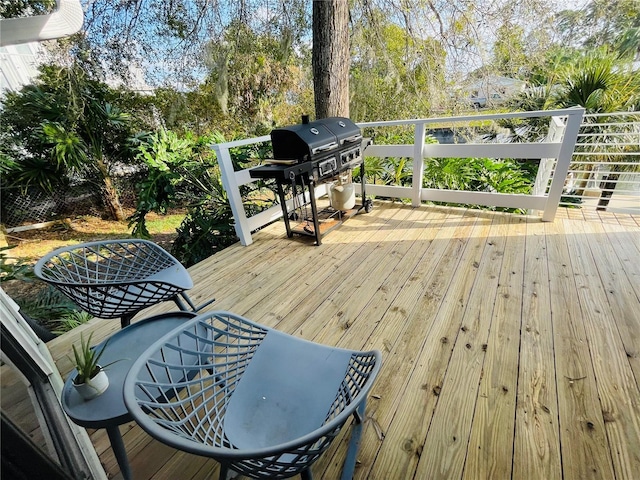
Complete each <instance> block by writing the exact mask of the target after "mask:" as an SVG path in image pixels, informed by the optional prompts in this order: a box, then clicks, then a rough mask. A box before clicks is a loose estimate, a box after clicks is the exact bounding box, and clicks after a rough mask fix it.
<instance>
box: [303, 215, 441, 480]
mask: <svg viewBox="0 0 640 480" xmlns="http://www.w3.org/2000/svg"><path fill="white" fill-rule="evenodd" d="M420 213H421V212H420V210H419V209H416V210H414V211H413V212H412V214H411V218H410V220H412V221H413V222H414V227H413V228H412V229H410V230H409V232H406V233H405V234H404V235H403V237H404V242H402V245H401V246H400V247H399V248H400V249H401V250H400V251H406V252H407V254H405V255H403V256H402V259H401V260H400V262H398V263H397V264H396V267H395V268H394V269H393V271H392V272H391V273H390V274H389V275H388V277H387V278H386V279H385V280H384V282H383V283H382V285H381V286H380V287H379V288H378V290H377V292H376V294H375V296H374V297H373V298H372V299H371V301H369V302H368V303H367V305H366V306H365V307H364V309H363V310H362V311H361V312H360V314H359V315H358V317H357V318H358V320H357V321H356V322H355V323H353V324H352V325H351V326H350V327H349V328H348V329H346V330H345V331H344V333H343V334H342V336H341V337H340V339H339V340H337V342H336V345H337V346H340V347H345V348H361V349H369V348H375V347H374V346H373V345H371V344H369V343H368V342H370V340H371V339H372V338H375V337H377V336H379V335H380V333H379V332H382V331H384V330H385V328H387V329H389V333H390V331H391V330H393V333H394V334H396V335H397V336H398V337H400V336H401V333H402V331H404V330H406V327H404V328H401V330H400V329H399V328H398V327H395V328H393V327H391V328H389V325H390V322H388V320H387V319H385V318H383V317H384V316H385V312H387V311H388V310H389V308H396V307H395V306H394V307H390V305H391V304H392V303H393V301H394V299H395V298H396V297H397V296H398V295H399V294H400V292H401V291H402V290H403V289H404V288H405V286H406V285H407V283H413V282H416V281H418V280H419V278H420V275H417V274H416V272H415V269H416V259H421V258H423V257H424V255H425V254H427V252H428V251H429V249H430V247H431V245H432V242H433V240H434V238H435V237H436V234H437V231H438V230H437V229H436V228H429V227H430V226H431V225H433V224H436V223H437V222H439V221H441V220H442V219H443V218H445V217H444V216H443V215H441V214H438V213H437V212H434V211H429V212H427V215H426V216H424V215H423V216H419V215H420ZM416 216H419V217H418V218H416ZM416 227H417V228H416ZM404 323H405V324H406V322H404ZM390 337H391V335H390ZM382 338H383V339H386V336H385V335H384V334H382ZM383 346H384V347H385V350H388V351H391V350H392V349H393V344H392V342H391V341H390V340H383ZM384 368H390V369H391V370H392V371H393V369H394V368H395V366H393V365H389V363H388V362H387V361H386V359H385V363H384ZM398 373H400V372H398ZM374 388H375V391H376V392H379V391H380V390H378V388H377V387H374ZM391 398H392V397H391V396H387V395H382V396H381V395H379V394H374V396H373V397H371V399H370V401H369V404H368V408H367V413H366V415H367V423H366V424H365V425H366V428H365V433H364V440H363V442H364V443H365V444H367V445H372V448H374V449H376V450H377V446H378V444H379V442H380V441H381V439H380V438H379V435H381V434H382V433H381V431H380V432H378V431H376V426H377V424H378V423H377V422H378V421H377V417H378V414H377V411H378V409H379V407H380V404H382V406H383V408H384V405H385V402H386V400H387V399H391ZM346 441H347V439H346V438H343V439H342V441H341V442H339V443H338V442H336V443H337V444H336V445H334V446H333V447H332V451H331V452H328V453H329V455H328V456H327V459H326V463H327V464H330V466H329V467H328V468H327V470H326V471H323V469H324V465H323V463H324V462H323V461H321V462H318V463H319V465H318V466H317V469H314V471H317V472H321V478H333V477H335V476H337V475H338V472H339V469H340V466H341V465H342V463H343V461H344V455H345V454H346V450H345V448H344V443H345V442H346ZM336 452H337V454H336V458H333V457H332V456H333V455H334V454H335V453H336ZM366 468H367V465H366V460H365V459H364V457H363V456H362V455H361V456H360V460H359V469H360V470H365V469H366Z"/></svg>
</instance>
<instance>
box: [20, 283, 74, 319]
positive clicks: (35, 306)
mask: <svg viewBox="0 0 640 480" xmlns="http://www.w3.org/2000/svg"><path fill="white" fill-rule="evenodd" d="M15 301H16V303H17V304H18V305H20V308H21V310H22V311H23V312H24V313H26V314H27V315H29V316H30V317H32V318H37V319H39V320H41V321H42V322H43V323H44V324H45V325H47V326H50V325H52V324H53V323H55V321H56V320H59V319H61V318H63V317H64V316H65V315H67V314H69V313H70V312H74V311H77V310H78V306H77V305H76V304H75V303H73V302H72V301H71V300H69V298H67V297H66V296H65V295H64V294H62V293H61V292H60V291H59V290H58V289H56V288H55V287H53V286H51V285H46V286H45V287H44V288H43V289H41V290H38V292H37V293H36V294H35V295H29V296H26V297H16V298H15Z"/></svg>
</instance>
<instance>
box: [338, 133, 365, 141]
mask: <svg viewBox="0 0 640 480" xmlns="http://www.w3.org/2000/svg"><path fill="white" fill-rule="evenodd" d="M360 140H362V135H361V134H359V133H356V134H355V135H351V136H350V137H347V138H345V139H344V140H342V143H354V142H359V141H360Z"/></svg>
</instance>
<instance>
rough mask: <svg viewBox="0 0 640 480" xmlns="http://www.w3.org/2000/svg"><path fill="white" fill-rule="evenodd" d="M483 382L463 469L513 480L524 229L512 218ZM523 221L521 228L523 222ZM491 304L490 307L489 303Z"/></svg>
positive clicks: (475, 474)
mask: <svg viewBox="0 0 640 480" xmlns="http://www.w3.org/2000/svg"><path fill="white" fill-rule="evenodd" d="M509 218H510V220H511V223H510V224H509V226H508V232H507V235H508V238H507V243H506V245H505V250H504V257H503V260H502V266H501V269H500V274H499V280H498V288H497V291H496V295H495V305H494V309H493V314H492V320H491V329H490V331H489V337H488V339H487V352H486V356H485V359H484V367H483V376H482V379H481V380H480V388H479V390H478V400H477V404H476V409H475V413H474V417H473V426H472V431H471V437H470V439H469V450H468V453H467V461H466V464H465V469H464V477H463V478H468V479H482V478H486V479H491V478H510V477H511V468H512V456H513V441H510V440H512V439H513V435H514V430H515V423H514V422H515V415H514V411H515V404H516V392H517V380H518V357H519V343H520V326H521V321H522V320H521V319H522V283H523V267H524V257H523V253H524V235H523V234H522V230H523V227H525V226H526V224H525V223H523V222H522V221H521V219H519V218H518V217H514V216H510V217H509ZM519 220H520V222H519ZM490 300H491V298H488V299H487V301H490Z"/></svg>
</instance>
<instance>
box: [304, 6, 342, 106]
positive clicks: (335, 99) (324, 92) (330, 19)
mask: <svg viewBox="0 0 640 480" xmlns="http://www.w3.org/2000/svg"><path fill="white" fill-rule="evenodd" d="M350 58H351V57H350V52H349V3H348V1H347V0H313V55H312V63H313V86H314V100H315V107H316V118H326V117H333V116H341V117H348V116H349V66H350Z"/></svg>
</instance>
